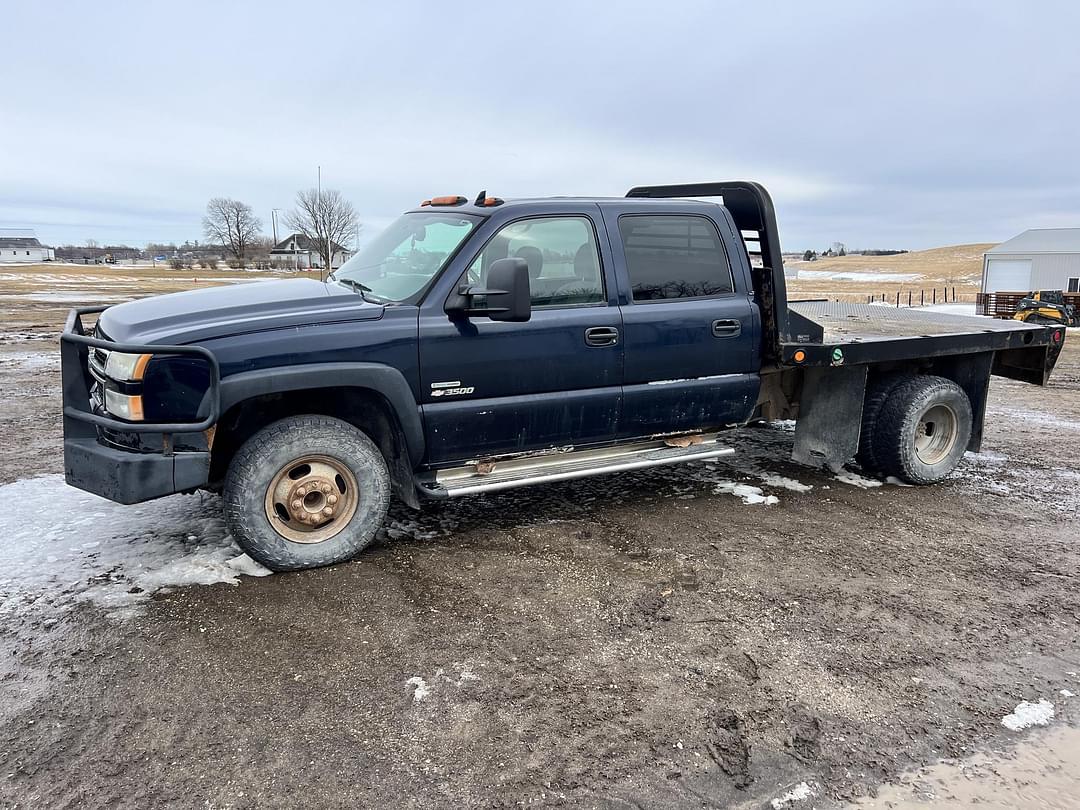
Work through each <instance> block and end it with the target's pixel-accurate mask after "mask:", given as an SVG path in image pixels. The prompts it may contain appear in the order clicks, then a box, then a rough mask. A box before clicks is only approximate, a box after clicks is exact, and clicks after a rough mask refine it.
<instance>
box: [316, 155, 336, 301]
mask: <svg viewBox="0 0 1080 810" xmlns="http://www.w3.org/2000/svg"><path fill="white" fill-rule="evenodd" d="M316 169H317V170H318V172H319V206H318V208H317V209H316V210H317V211H318V212H319V214H318V216H319V218H320V219H321V220H322V222H320V223H319V227H320V228H322V229H323V238H324V239H326V267H324V268H323V271H325V272H327V273H329V272H330V264H331V262H332V261H333V258H334V254H333V253H331V252H330V233H329V231H328V230H327V228H326V208H325V207H323V198H322V164H319V165H318V166H316ZM322 280H323V274H322V273H321V272H320V273H319V281H322Z"/></svg>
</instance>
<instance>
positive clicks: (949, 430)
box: [915, 404, 957, 465]
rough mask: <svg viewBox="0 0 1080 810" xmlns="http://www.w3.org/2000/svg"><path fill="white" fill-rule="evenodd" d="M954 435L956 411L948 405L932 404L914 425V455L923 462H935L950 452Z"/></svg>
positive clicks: (955, 430) (955, 433)
mask: <svg viewBox="0 0 1080 810" xmlns="http://www.w3.org/2000/svg"><path fill="white" fill-rule="evenodd" d="M956 436H957V419H956V412H955V411H953V409H952V408H950V407H949V406H948V405H941V404H938V405H934V406H933V407H931V408H928V409H927V410H926V411H925V412H924V413H923V414H922V416H920V417H919V423H918V425H917V426H916V427H915V455H916V456H917V457H918V459H919V461H921V462H922V463H923V464H929V465H932V464H937V463H939V462H940V461H941V460H942V459H944V458H946V457H947V456H948V455H949V453H951V452H952V449H953V447H954V446H955V444H956Z"/></svg>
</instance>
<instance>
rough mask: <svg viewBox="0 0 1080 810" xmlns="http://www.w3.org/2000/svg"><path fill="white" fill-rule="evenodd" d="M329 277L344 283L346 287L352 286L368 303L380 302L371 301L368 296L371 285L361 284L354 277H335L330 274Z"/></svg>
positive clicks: (376, 302)
mask: <svg viewBox="0 0 1080 810" xmlns="http://www.w3.org/2000/svg"><path fill="white" fill-rule="evenodd" d="M330 278H332V279H333V280H334V281H336V282H337V283H338V284H344V285H346V286H347V287H352V288H353V289H354V290H356V291H357V292H358V293H360V297H361V298H363V299H364V300H365V301H367V302H368V303H369V304H378V303H380V302H379V301H373V300H372V299H370V298H368V297H367V293H369V292H371V287H368V286H367V285H366V284H361V283H360V282H359V281H357V280H356V279H355V278H344V277H343V278H335V277H334V276H330Z"/></svg>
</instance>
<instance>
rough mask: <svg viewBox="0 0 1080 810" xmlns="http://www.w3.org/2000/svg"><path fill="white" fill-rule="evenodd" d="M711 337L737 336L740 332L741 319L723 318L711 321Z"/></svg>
mask: <svg viewBox="0 0 1080 810" xmlns="http://www.w3.org/2000/svg"><path fill="white" fill-rule="evenodd" d="M712 333H713V337H738V336H739V335H741V334H742V321H739V320H736V319H734V318H724V319H721V320H719V321H713V322H712Z"/></svg>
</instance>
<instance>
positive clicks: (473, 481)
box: [422, 433, 735, 498]
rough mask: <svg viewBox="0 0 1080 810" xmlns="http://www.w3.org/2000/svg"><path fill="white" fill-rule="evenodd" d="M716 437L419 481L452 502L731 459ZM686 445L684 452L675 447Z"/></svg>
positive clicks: (559, 454)
mask: <svg viewBox="0 0 1080 810" xmlns="http://www.w3.org/2000/svg"><path fill="white" fill-rule="evenodd" d="M718 435H719V434H716V433H700V434H695V435H693V436H671V437H668V438H666V439H650V440H649V441H644V442H633V443H631V444H620V445H615V446H613V447H604V448H600V449H595V450H577V451H575V450H570V451H551V452H547V453H538V454H534V455H528V456H517V457H512V458H507V459H504V460H501V461H500V460H495V461H490V462H485V461H478V462H473V463H472V464H468V465H466V466H464V467H453V468H450V469H446V470H439V471H438V472H436V473H435V475H434V477H432V478H428V479H427V480H426V481H423V482H422V484H423V486H424V487H426V488H427V489H429V490H430V491H431V493H432V494H433V495H441V496H444V497H450V498H455V497H457V496H459V495H475V494H476V493H479V492H497V491H499V490H501V489H512V488H514V487H524V486H528V485H530V484H547V483H552V482H554V481H569V480H572V479H574V478H585V477H586V476H590V475H600V474H602V473H613V472H623V471H626V470H640V469H642V468H644V467H659V466H661V465H664V464H678V463H680V462H683V461H701V460H704V459H709V458H717V457H718V456H730V455H733V454H734V453H735V451H734V450H732V449H731V448H730V447H723V446H721V445H719V444H717V443H716V439H717V436H718ZM684 442H692V443H691V444H689V445H688V446H685V447H680V446H677V444H682V443H684Z"/></svg>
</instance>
